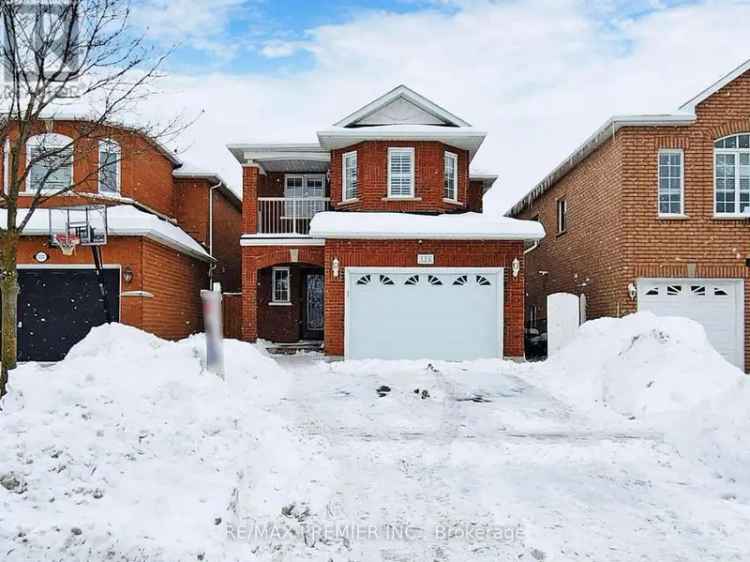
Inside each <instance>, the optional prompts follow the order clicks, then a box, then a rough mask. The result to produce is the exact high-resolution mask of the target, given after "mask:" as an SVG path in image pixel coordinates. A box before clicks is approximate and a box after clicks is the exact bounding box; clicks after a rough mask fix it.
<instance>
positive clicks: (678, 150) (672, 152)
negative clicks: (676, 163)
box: [656, 148, 685, 217]
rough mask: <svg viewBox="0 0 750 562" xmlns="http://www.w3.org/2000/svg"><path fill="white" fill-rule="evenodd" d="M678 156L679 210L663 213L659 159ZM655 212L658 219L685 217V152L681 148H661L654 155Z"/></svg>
mask: <svg viewBox="0 0 750 562" xmlns="http://www.w3.org/2000/svg"><path fill="white" fill-rule="evenodd" d="M675 154H676V155H679V157H680V210H679V211H677V212H675V213H665V212H663V211H662V210H661V179H662V177H661V157H662V155H675ZM656 167H657V170H656V212H657V213H658V214H659V216H660V217H682V216H685V152H684V151H683V150H682V149H681V148H662V149H660V150H659V152H658V153H657V155H656Z"/></svg>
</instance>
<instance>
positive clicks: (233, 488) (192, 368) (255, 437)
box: [0, 324, 328, 560]
mask: <svg viewBox="0 0 750 562" xmlns="http://www.w3.org/2000/svg"><path fill="white" fill-rule="evenodd" d="M203 349H204V339H203V337H202V336H194V337H192V338H189V339H187V340H184V341H181V342H168V341H164V340H161V339H159V338H157V337H155V336H152V335H150V334H147V333H144V332H141V331H139V330H137V329H135V328H130V327H127V326H122V325H116V324H113V325H109V326H102V327H99V328H95V329H94V330H92V332H91V333H90V335H89V336H88V337H87V338H86V339H84V340H83V341H82V342H81V343H79V344H78V345H77V346H75V347H74V348H73V349H72V350H71V351H70V353H69V355H68V356H67V357H66V359H65V360H64V361H62V362H60V363H58V364H56V365H52V366H47V367H45V366H40V365H37V364H27V365H22V366H21V367H19V368H18V369H17V370H16V371H14V372H13V373H12V377H11V385H10V392H9V394H8V395H7V396H6V397H5V399H4V400H3V402H2V407H3V411H2V412H0V484H1V485H2V486H0V551H2V552H3V559H4V560H47V559H50V560H61V559H64V560H104V559H113V560H136V559H137V560H197V559H206V560H240V559H246V558H247V555H248V545H247V544H246V543H245V544H243V543H242V542H238V541H229V540H227V525H228V524H237V522H238V521H240V522H241V520H242V519H243V518H244V517H248V516H252V517H259V518H261V519H262V520H264V521H275V520H276V519H283V516H282V514H281V510H282V508H283V507H284V506H285V505H288V504H290V503H294V502H297V503H298V504H299V503H301V502H306V503H310V504H313V503H316V502H317V503H318V504H320V505H322V504H323V503H324V500H325V499H326V498H323V497H315V496H311V494H314V493H315V492H314V491H312V492H311V490H312V488H311V487H310V485H309V479H306V478H301V477H300V474H303V473H304V474H306V475H308V476H310V477H314V476H315V475H316V474H317V475H320V474H321V472H323V473H325V471H327V470H328V468H327V465H325V464H321V463H322V462H323V461H321V460H320V459H321V458H322V457H320V455H317V454H316V451H315V449H316V443H315V442H314V441H312V440H310V439H309V438H303V437H302V436H301V435H299V434H297V433H296V432H295V431H293V430H292V429H290V428H288V427H287V424H286V422H285V421H284V420H283V419H282V418H280V417H279V416H277V415H276V414H275V413H274V409H275V408H276V406H277V404H278V402H279V399H280V398H281V397H282V395H286V393H287V387H288V385H289V384H290V379H289V375H288V374H287V372H286V371H284V370H283V369H281V368H280V367H279V366H278V365H277V364H276V362H275V361H273V360H272V359H270V358H268V357H267V356H265V355H264V354H263V353H262V352H260V351H259V350H258V349H257V348H256V346H254V345H251V344H247V343H242V342H237V341H227V342H226V371H227V374H226V380H221V379H219V378H218V377H216V376H215V375H213V374H209V373H207V372H205V371H204V370H203V368H202V363H203V361H204V352H203ZM313 457H315V458H313ZM316 459H317V460H316ZM320 493H325V490H323V491H321V492H320ZM232 522H234V523H232ZM269 548H270V546H269Z"/></svg>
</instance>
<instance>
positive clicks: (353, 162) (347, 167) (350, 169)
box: [342, 151, 357, 201]
mask: <svg viewBox="0 0 750 562" xmlns="http://www.w3.org/2000/svg"><path fill="white" fill-rule="evenodd" d="M342 163H343V166H342V167H343V177H344V190H343V191H344V201H349V200H351V199H356V198H357V153H356V151H355V152H347V153H346V154H344V156H343V157H342Z"/></svg>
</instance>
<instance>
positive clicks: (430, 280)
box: [427, 275, 443, 287]
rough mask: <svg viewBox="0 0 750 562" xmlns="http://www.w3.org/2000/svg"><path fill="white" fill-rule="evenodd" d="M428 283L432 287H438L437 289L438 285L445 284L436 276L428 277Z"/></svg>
mask: <svg viewBox="0 0 750 562" xmlns="http://www.w3.org/2000/svg"><path fill="white" fill-rule="evenodd" d="M427 282H428V283H429V284H430V285H433V286H436V287H437V286H438V285H442V284H443V282H442V281H441V280H440V279H439V278H437V277H435V276H434V275H428V276H427Z"/></svg>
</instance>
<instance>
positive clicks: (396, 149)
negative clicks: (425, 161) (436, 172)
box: [388, 146, 415, 199]
mask: <svg viewBox="0 0 750 562" xmlns="http://www.w3.org/2000/svg"><path fill="white" fill-rule="evenodd" d="M394 154H408V155H409V160H410V162H411V166H410V167H411V170H410V171H411V174H410V182H411V185H410V190H409V193H398V194H394V193H393V189H392V187H393V186H392V183H391V182H392V180H393V178H392V176H391V158H392V156H393V155H394ZM414 192H415V191H414V147H409V146H391V147H389V148H388V198H389V199H413V198H414Z"/></svg>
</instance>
